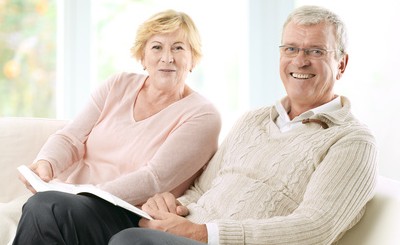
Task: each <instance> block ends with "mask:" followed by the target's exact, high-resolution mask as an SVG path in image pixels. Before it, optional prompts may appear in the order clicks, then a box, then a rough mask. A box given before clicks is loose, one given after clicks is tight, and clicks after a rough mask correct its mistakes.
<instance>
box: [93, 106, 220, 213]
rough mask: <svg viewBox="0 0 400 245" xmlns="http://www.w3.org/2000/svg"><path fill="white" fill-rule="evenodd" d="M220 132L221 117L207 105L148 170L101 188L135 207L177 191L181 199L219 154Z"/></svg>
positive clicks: (162, 149) (160, 151)
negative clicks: (157, 195) (200, 173)
mask: <svg viewBox="0 0 400 245" xmlns="http://www.w3.org/2000/svg"><path fill="white" fill-rule="evenodd" d="M220 129H221V121H220V116H219V113H218V112H217V110H216V109H215V108H214V107H213V106H212V105H211V104H207V105H204V106H203V109H201V110H199V112H198V113H197V114H196V115H194V116H192V117H191V118H189V119H187V121H185V122H184V123H182V125H180V126H179V127H178V128H177V129H175V130H174V131H173V132H172V133H171V134H170V135H169V136H168V137H167V139H166V140H165V142H164V143H163V144H162V145H161V147H160V148H159V149H158V150H157V152H156V154H155V155H154V157H153V158H152V159H151V160H150V161H149V163H148V164H147V165H146V166H144V167H141V168H140V169H138V170H136V171H133V172H131V173H129V174H126V175H124V176H121V177H119V178H117V179H115V180H113V181H109V182H107V183H105V184H101V185H99V187H100V188H102V189H104V190H106V191H108V192H110V193H113V194H114V195H116V196H119V197H120V198H122V199H124V200H126V201H128V202H130V203H132V204H135V205H137V204H141V203H143V202H145V201H146V200H147V199H148V198H149V197H151V196H153V195H154V194H156V193H160V192H164V191H170V190H174V189H175V190H174V194H175V195H176V196H180V195H182V194H183V192H184V191H185V190H186V189H187V188H189V186H190V185H191V184H192V183H193V181H194V178H195V177H197V176H198V174H199V171H200V170H201V169H202V168H203V166H204V165H205V164H206V163H207V162H208V161H209V160H210V158H211V157H212V156H213V155H214V153H215V151H216V150H217V147H218V136H219V132H220ZM127 186H128V187H130V188H126V187H127ZM132 187H134V188H132Z"/></svg>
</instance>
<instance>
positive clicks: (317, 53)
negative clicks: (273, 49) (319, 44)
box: [279, 45, 335, 59]
mask: <svg viewBox="0 0 400 245" xmlns="http://www.w3.org/2000/svg"><path fill="white" fill-rule="evenodd" d="M279 50H280V51H281V54H282V55H284V56H286V57H289V58H294V57H296V56H297V55H298V54H299V52H300V51H301V50H303V52H304V54H305V55H306V56H309V57H311V58H315V59H319V58H322V57H325V55H326V54H327V53H328V52H335V50H327V49H323V48H297V47H292V46H286V45H281V46H279Z"/></svg>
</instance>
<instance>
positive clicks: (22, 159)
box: [0, 117, 66, 203]
mask: <svg viewBox="0 0 400 245" xmlns="http://www.w3.org/2000/svg"><path fill="white" fill-rule="evenodd" d="M65 124H66V121H64V120H57V119H42V118H17V117H4V118H0V166H1V172H0V186H1V188H0V203H2V202H3V203H4V202H8V201H10V200H12V199H14V198H16V197H18V196H21V195H23V194H25V193H28V191H27V190H26V189H25V186H23V185H22V184H21V182H20V181H19V180H18V173H17V170H16V168H17V167H18V166H19V165H23V164H24V165H29V164H31V163H32V161H33V160H34V159H35V157H36V154H37V153H38V152H39V150H40V148H41V147H42V145H43V144H44V142H45V141H46V140H47V138H48V137H49V136H50V134H52V133H54V132H55V131H56V130H58V129H60V128H62V127H63V126H64V125H65Z"/></svg>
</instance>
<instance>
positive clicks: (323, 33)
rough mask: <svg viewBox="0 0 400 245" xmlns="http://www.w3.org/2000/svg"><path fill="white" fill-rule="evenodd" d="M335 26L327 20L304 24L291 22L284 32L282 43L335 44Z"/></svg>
mask: <svg viewBox="0 0 400 245" xmlns="http://www.w3.org/2000/svg"><path fill="white" fill-rule="evenodd" d="M335 40H336V39H335V30H334V27H333V26H332V25H330V24H327V23H325V22H321V23H318V24H311V25H304V24H296V23H294V22H289V23H288V24H287V25H286V26H285V28H284V30H283V32H282V44H285V45H289V44H290V45H294V46H298V47H324V48H327V47H329V48H331V47H334V46H335Z"/></svg>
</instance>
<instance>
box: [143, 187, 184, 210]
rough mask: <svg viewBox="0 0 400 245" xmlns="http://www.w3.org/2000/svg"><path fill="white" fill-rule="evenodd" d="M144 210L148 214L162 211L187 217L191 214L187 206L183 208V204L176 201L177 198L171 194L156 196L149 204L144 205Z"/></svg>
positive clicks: (150, 199) (165, 193)
mask: <svg viewBox="0 0 400 245" xmlns="http://www.w3.org/2000/svg"><path fill="white" fill-rule="evenodd" d="M142 210H143V211H145V212H147V213H152V212H153V211H162V212H168V213H173V214H177V215H180V216H186V215H188V214H189V210H188V209H187V208H186V207H185V206H182V204H181V203H180V202H179V201H178V200H176V198H175V196H174V195H173V194H172V193H170V192H164V193H160V194H156V195H154V196H153V197H151V198H149V199H148V200H147V202H146V203H145V204H143V205H142Z"/></svg>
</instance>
